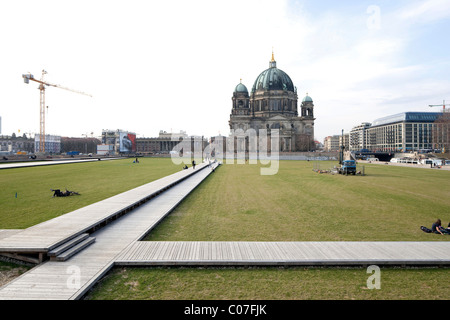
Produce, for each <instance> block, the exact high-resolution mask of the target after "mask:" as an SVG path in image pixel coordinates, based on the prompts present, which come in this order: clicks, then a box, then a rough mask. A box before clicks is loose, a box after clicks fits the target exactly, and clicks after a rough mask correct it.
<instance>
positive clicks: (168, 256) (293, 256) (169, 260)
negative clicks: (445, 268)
mask: <svg viewBox="0 0 450 320" xmlns="http://www.w3.org/2000/svg"><path fill="white" fill-rule="evenodd" d="M116 264H117V265H130V266H162V265H164V266H177V265H178V266H179V265H184V266H239V265H245V266H261V265H263V266H268V265H272V266H280V265H284V266H296V265H297V266H298V265H300V266H304V265H309V266H317V265H319V266H320V265H332V266H339V265H371V264H376V265H450V242H448V241H444V242H196V241H193V242H151V241H139V242H136V243H134V244H133V245H132V246H130V248H128V249H127V250H125V251H123V252H122V253H121V254H120V255H119V256H118V257H117V258H116Z"/></svg>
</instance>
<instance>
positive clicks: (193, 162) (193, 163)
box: [192, 160, 195, 170]
mask: <svg viewBox="0 0 450 320" xmlns="http://www.w3.org/2000/svg"><path fill="white" fill-rule="evenodd" d="M192 168H194V170H195V160H192Z"/></svg>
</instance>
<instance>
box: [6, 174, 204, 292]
mask: <svg viewBox="0 0 450 320" xmlns="http://www.w3.org/2000/svg"><path fill="white" fill-rule="evenodd" d="M191 170H192V169H191ZM195 170H196V171H197V173H196V174H194V175H191V176H190V177H189V178H188V179H185V180H183V181H182V182H180V183H179V184H177V185H175V186H173V187H172V188H170V189H168V190H167V191H165V192H164V193H162V194H160V195H159V196H157V197H154V198H153V199H151V200H150V201H148V202H147V203H145V204H143V205H142V206H140V207H138V208H136V209H134V210H133V211H131V212H129V213H128V214H127V215H125V216H122V217H121V218H120V219H118V220H115V221H113V222H111V223H110V224H108V225H106V226H105V227H103V228H102V229H99V230H98V231H96V232H94V233H93V234H91V236H94V237H96V241H95V243H93V244H91V245H90V246H89V247H87V248H86V249H84V250H83V251H81V252H80V253H78V254H77V255H75V256H73V257H71V258H70V259H69V260H67V261H63V262H59V261H47V262H44V263H42V264H41V265H39V266H37V267H35V268H33V269H31V270H30V271H28V272H26V273H24V274H23V275H21V276H20V277H18V278H17V279H15V280H14V281H12V282H11V283H9V284H7V285H6V286H4V287H2V288H0V300H2V299H18V300H26V299H32V300H37V299H51V300H60V299H61V300H70V299H79V298H80V297H82V296H83V294H84V293H86V292H87V291H88V290H89V289H90V288H91V287H92V286H93V285H94V284H95V283H96V281H98V280H99V279H100V278H101V277H102V276H103V275H104V274H105V273H106V272H108V271H109V269H110V268H111V267H112V266H113V265H114V261H115V258H116V256H117V255H118V254H119V253H120V252H121V251H123V250H124V249H126V248H127V247H128V246H130V245H132V244H133V243H135V242H136V241H138V240H140V239H141V238H142V237H144V236H145V235H146V234H147V233H148V232H149V231H150V230H151V229H152V228H153V227H154V226H156V225H157V224H158V223H159V221H161V220H162V219H163V218H164V217H165V216H166V215H167V214H169V213H170V212H171V211H172V210H173V209H174V208H175V207H176V206H177V205H178V204H179V203H180V202H181V201H182V200H183V199H184V198H185V197H186V196H187V195H188V194H189V193H190V192H191V191H192V190H194V189H195V188H196V187H197V186H198V185H199V184H200V183H201V182H202V181H203V180H204V179H205V178H206V177H207V176H208V175H209V174H210V173H211V170H210V169H208V168H206V167H205V169H203V170H201V171H198V169H197V167H196V169H195Z"/></svg>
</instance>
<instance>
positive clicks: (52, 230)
mask: <svg viewBox="0 0 450 320" xmlns="http://www.w3.org/2000/svg"><path fill="white" fill-rule="evenodd" d="M205 167H207V164H205V163H202V164H199V165H198V166H197V167H196V169H195V170H193V169H192V168H189V169H187V170H181V171H178V172H176V173H174V174H171V175H169V176H166V177H164V178H161V179H158V180H156V181H152V182H150V183H148V184H145V185H143V186H140V187H137V188H135V189H132V190H129V191H126V192H123V193H120V194H118V195H116V196H113V197H110V198H108V199H105V200H102V201H99V202H97V203H94V204H91V205H89V206H86V207H83V208H80V209H78V210H75V211H72V212H69V213H66V214H64V215H62V216H59V217H57V218H54V219H51V220H48V221H45V222H42V223H40V224H37V225H35V226H32V227H30V228H27V229H24V230H23V231H21V232H17V233H15V234H13V235H11V236H9V237H6V238H3V239H0V252H7V253H11V252H13V253H46V252H48V251H50V250H52V249H54V248H55V247H57V246H58V245H60V244H62V243H64V242H66V241H68V240H70V239H72V238H74V237H76V236H78V235H80V234H82V233H85V232H87V231H89V230H92V229H95V228H96V227H97V226H99V225H102V224H104V223H105V222H106V221H109V220H111V219H113V218H115V217H116V216H118V215H121V214H123V212H125V211H127V210H130V209H131V208H133V207H135V206H137V205H139V204H141V203H143V202H145V201H147V200H148V199H150V198H151V197H153V196H155V195H157V194H159V193H160V192H162V191H164V190H166V189H167V188H169V187H171V186H173V185H174V184H177V183H179V182H180V181H182V180H183V179H185V178H187V177H189V176H191V175H193V174H196V173H198V172H200V171H201V170H202V169H203V168H205Z"/></svg>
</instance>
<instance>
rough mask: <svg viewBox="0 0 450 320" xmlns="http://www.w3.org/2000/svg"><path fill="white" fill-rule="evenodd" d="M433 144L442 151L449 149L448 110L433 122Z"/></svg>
mask: <svg viewBox="0 0 450 320" xmlns="http://www.w3.org/2000/svg"><path fill="white" fill-rule="evenodd" d="M433 146H434V148H437V149H441V150H442V152H448V151H449V150H450V112H444V113H442V115H441V116H439V117H438V118H437V119H436V121H435V122H434V126H433Z"/></svg>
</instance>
